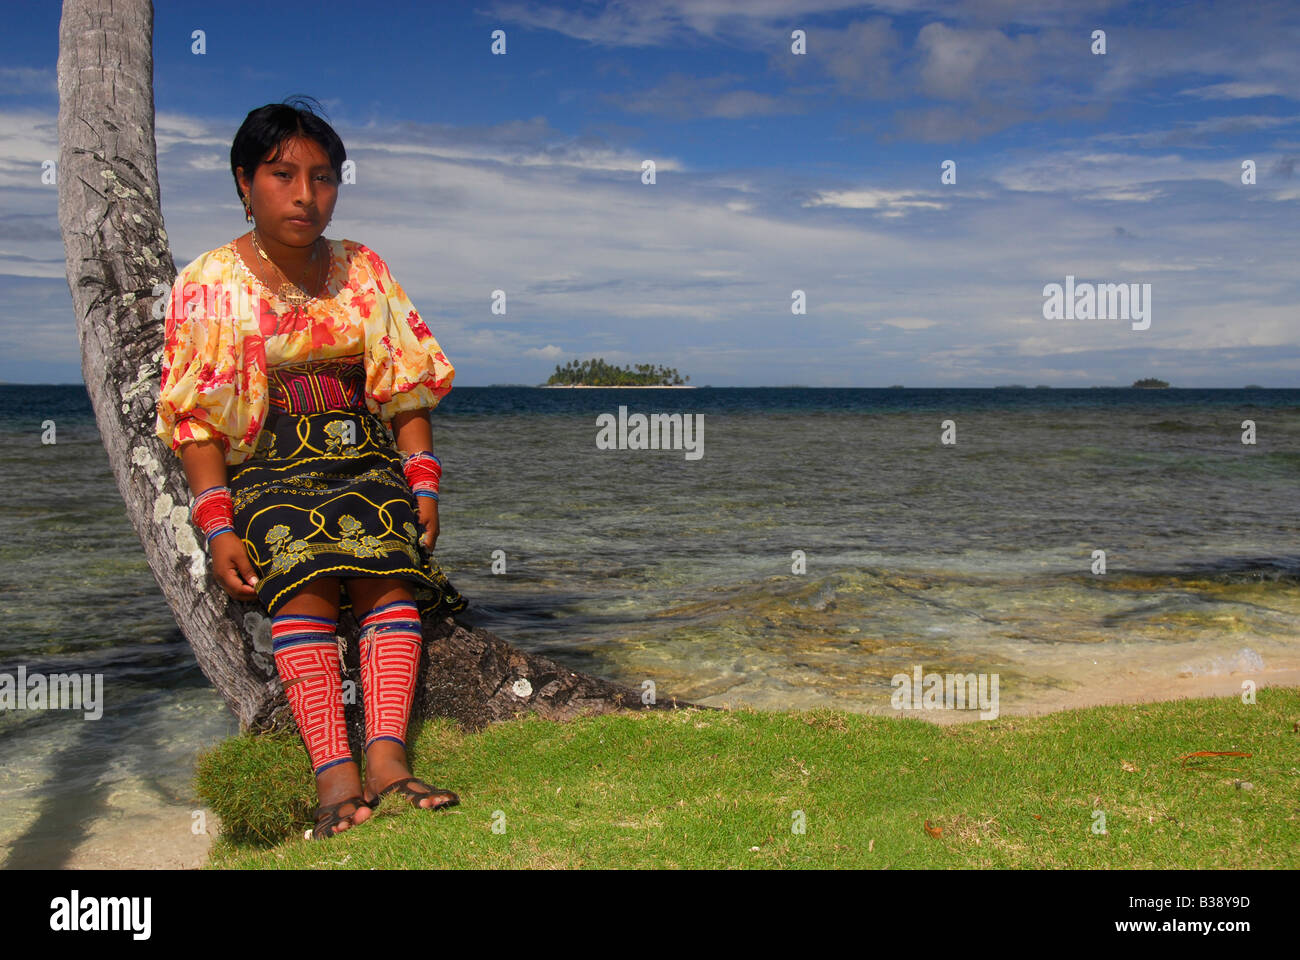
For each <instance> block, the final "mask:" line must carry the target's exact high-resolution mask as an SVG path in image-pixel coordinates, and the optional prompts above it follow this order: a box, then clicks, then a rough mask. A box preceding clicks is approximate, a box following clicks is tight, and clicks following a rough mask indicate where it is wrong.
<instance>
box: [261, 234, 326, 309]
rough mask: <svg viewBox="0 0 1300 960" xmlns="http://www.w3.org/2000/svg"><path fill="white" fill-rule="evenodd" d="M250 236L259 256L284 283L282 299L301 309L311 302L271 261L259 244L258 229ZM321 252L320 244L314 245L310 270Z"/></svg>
mask: <svg viewBox="0 0 1300 960" xmlns="http://www.w3.org/2000/svg"><path fill="white" fill-rule="evenodd" d="M250 236H251V239H252V241H253V249H254V250H256V251H257V253H258V256H260V257H261V258H262V259H263V260H265V261H266V262H267V263H269V264H270V265H271V267H272V268H273V269H274V270H275V272H276V273H278V274H279V275H280V279H281V280H283V281H284V282H283V283H282V284H280V291H279V296H280V299H281V300H283V301H284V302H285V303H287V304H289V306H290V307H295V308H296V307H301V306H302V305H303V304H304V303H306V302H307V301H308V300H310V299H311V297H309V296H307V293H306V291H304V290H303V289H302V287H300V286H298V285H297V284H296V283H293V282H292V281H290V280H289V278H288V277H286V276H285V275H284V271H283V270H281V269H280V267H279V266H278V265H277V264H276V262H275V261H274V260H272V259H271V257H270V254H268V253H267V252H266V250H264V249H263V248H262V245H261V244H260V243H258V242H257V229H256V228H254V230H253V232H252V234H251V235H250ZM319 239H320V238H319V237H318V238H317V240H319ZM319 252H320V245H319V244H318V243H313V244H312V251H311V257H310V259H309V260H308V261H307V263H308V266H307V269H308V270H310V269H311V264H313V263H315V262H316V259H317V254H318V253H319ZM318 279H319V278H318Z"/></svg>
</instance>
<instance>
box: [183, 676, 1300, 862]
mask: <svg viewBox="0 0 1300 960" xmlns="http://www.w3.org/2000/svg"><path fill="white" fill-rule="evenodd" d="M1298 720H1300V690H1295V689H1287V688H1272V689H1264V690H1261V691H1259V693H1258V703H1256V704H1253V705H1247V704H1243V703H1242V702H1241V701H1240V699H1239V698H1236V697H1228V698H1220V699H1205V700H1181V701H1174V702H1167V703H1155V704H1144V705H1140V706H1118V707H1093V708H1089V709H1084V710H1071V711H1064V712H1061V713H1055V714H1050V715H1047V716H1044V717H1033V718H1026V717H1004V718H1000V719H998V720H994V721H975V722H970V723H961V724H952V725H948V726H942V727H941V726H937V725H934V724H931V723H928V722H926V721H923V720H917V719H910V718H897V717H877V716H863V715H859V714H851V713H844V712H841V711H833V710H814V711H808V712H788V713H760V712H755V711H752V710H745V709H742V710H738V711H731V712H725V713H724V712H710V711H700V710H680V711H675V712H673V711H669V712H658V711H655V712H645V713H636V714H624V715H610V716H604V717H598V718H587V719H582V720H578V721H575V722H572V723H567V724H557V723H553V722H550V721H544V720H539V719H537V718H536V717H527V718H524V719H520V720H516V721H511V722H509V723H503V724H498V725H495V726H493V727H490V728H488V729H487V730H485V731H483V732H482V733H478V734H470V735H463V734H461V733H460V732H459V731H458V729H457V728H456V727H455V725H454V724H452V723H451V722H450V721H444V720H438V721H435V722H430V723H428V724H425V725H424V726H423V728H422V729H421V730H420V731H419V733H418V735H417V736H416V737H415V738H414V740H413V742H412V745H411V757H412V760H413V769H414V771H415V773H416V774H417V775H420V776H423V777H424V779H426V780H428V781H429V782H431V783H435V784H437V785H439V786H443V787H449V788H451V789H453V790H455V791H457V793H459V794H460V797H461V802H460V805H459V806H457V807H452V808H450V809H446V810H440V811H437V812H435V813H429V812H427V811H419V810H415V809H413V808H411V807H410V806H409V805H408V804H407V803H406V801H405V800H402V799H401V798H398V797H389V798H386V799H385V801H384V805H383V807H381V808H380V809H379V810H378V812H377V814H376V815H375V816H374V817H372V818H371V819H370V820H369V821H368V822H367V823H364V824H361V825H360V826H357V827H354V828H353V829H351V830H349V831H347V832H346V833H344V834H341V835H339V836H336V837H333V838H331V839H329V840H325V841H314V840H303V839H302V832H303V830H304V829H305V828H306V827H307V826H308V821H307V817H308V814H309V812H310V811H311V809H312V808H313V807H314V806H315V794H314V789H313V781H312V777H311V771H310V769H309V768H308V765H307V759H306V753H305V751H304V750H303V747H302V744H301V741H299V740H298V739H297V737H296V735H294V736H284V735H274V736H260V737H252V736H244V737H238V738H234V739H232V740H228V741H226V742H224V743H222V744H220V745H218V746H217V747H216V748H215V749H214V750H213V751H211V752H209V753H207V754H205V755H204V756H203V757H202V758H201V759H200V764H199V773H198V786H199V792H200V795H201V796H202V797H203V799H204V800H205V801H206V802H207V803H208V805H209V807H210V808H211V809H212V810H213V812H214V813H216V814H217V815H218V816H219V817H220V818H221V821H222V828H223V833H222V835H221V836H220V837H219V838H218V839H217V842H216V843H214V845H213V849H212V856H211V864H212V866H214V867H219V868H270V869H280V868H291V869H297V868H321V867H324V868H332V867H344V868H350V869H367V868H371V867H378V868H388V867H397V868H417V869H418V868H433V867H472V868H480V867H521V868H547V867H562V868H563V867H597V868H609V867H633V868H636V867H668V868H682V867H700V868H713V869H735V868H737V867H761V868H771V867H893V868H900V867H969V868H987V867H994V868H997V867H1034V868H1129V867H1135V868H1172V867H1201V868H1221V867H1227V868H1265V867H1268V868H1279V867H1290V868H1294V867H1296V866H1300V843H1298V842H1297V834H1298V833H1300V829H1298V828H1300V791H1298V790H1297V787H1298V786H1300V733H1296V732H1295V725H1296V723H1297V721H1298ZM1196 750H1238V751H1245V752H1249V753H1251V754H1252V756H1251V757H1217V758H1198V759H1193V760H1188V761H1187V763H1186V765H1185V766H1184V765H1182V764H1181V763H1180V761H1179V759H1178V758H1179V757H1180V756H1181V755H1184V754H1187V753H1191V752H1193V751H1196ZM1127 768H1135V769H1127ZM1239 781H1247V782H1249V783H1250V784H1252V785H1253V789H1246V788H1242V787H1239V786H1238V785H1237V784H1238V782H1239ZM1095 810H1100V811H1103V812H1104V814H1105V826H1106V830H1107V833H1106V834H1105V835H1101V834H1097V833H1094V831H1093V823H1094V817H1093V811H1095ZM796 811H802V813H803V817H804V818H805V824H806V828H805V831H804V832H803V833H796V832H794V830H793V829H792V826H793V825H794V824H795V817H796ZM927 821H928V822H929V826H930V829H929V830H927V828H926V822H927ZM494 823H497V824H501V825H504V832H494V830H493V824H494ZM498 829H499V828H498ZM935 830H938V831H940V832H939V833H938V835H937V836H936V835H934V833H933V831H935ZM271 844H278V845H274V846H272V845H271ZM755 848H757V849H755Z"/></svg>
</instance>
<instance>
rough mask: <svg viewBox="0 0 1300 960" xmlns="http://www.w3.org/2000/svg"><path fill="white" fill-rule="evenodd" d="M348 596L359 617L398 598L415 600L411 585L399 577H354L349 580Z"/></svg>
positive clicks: (407, 600)
mask: <svg viewBox="0 0 1300 960" xmlns="http://www.w3.org/2000/svg"><path fill="white" fill-rule="evenodd" d="M347 588H348V596H349V597H351V598H352V610H353V613H354V614H355V615H356V616H357V619H361V618H362V617H364V616H365V615H366V614H367V613H368V612H369V611H371V610H373V609H374V608H375V607H380V606H383V605H384V604H386V603H393V602H395V601H397V600H405V601H406V602H407V603H414V602H415V595H414V594H413V593H411V588H410V585H409V584H408V583H407V582H406V581H405V580H402V579H401V578H399V577H353V578H351V579H350V580H348V581H347Z"/></svg>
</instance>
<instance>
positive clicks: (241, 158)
mask: <svg viewBox="0 0 1300 960" xmlns="http://www.w3.org/2000/svg"><path fill="white" fill-rule="evenodd" d="M306 100H312V101H313V102H315V103H317V105H319V102H318V101H316V100H315V99H314V98H313V97H305V96H304V97H297V96H295V97H289V98H286V99H285V101H284V102H283V103H268V104H267V105H266V106H264V107H258V108H257V109H256V110H253V111H250V112H249V114H248V116H246V117H245V118H244V122H243V123H242V124H240V126H239V132H238V133H236V134H235V140H234V142H233V143H232V144H231V145H230V175H231V176H232V177H234V178H235V193H236V194H237V195H238V196H239V197H240V202H241V203H242V202H243V196H244V194H243V192H242V191H240V189H239V175H238V174H237V173H236V172H235V171H236V170H237V169H238V168H239V167H243V168H244V176H246V177H247V178H248V182H249V183H252V182H253V174H255V173H256V172H257V168H258V167H260V166H261V165H262V157H264V156H265V155H266V152H267V151H268V150H270V149H271V148H272V147H275V148H276V150H275V156H273V157H271V159H270V160H269V161H267V162H274V161H276V160H279V159H280V154H281V153H283V151H284V142H285V141H286V140H288V139H290V138H292V137H295V136H301V137H307V138H309V139H312V140H315V141H316V142H317V143H319V144H320V145H321V149H322V150H324V151H325V153H326V154H327V155H328V156H329V158H330V166H332V167H333V168H334V175H335V176H336V177H338V178H339V179H340V180H342V179H343V161H344V160H346V159H347V158H348V153H347V151H346V150H344V149H343V141H342V140H340V139H339V135H338V134H337V133H335V132H334V128H333V127H331V126H330V125H329V124H328V123H326V122H325V121H324V120H322V119H321V118H320V117H319V116H317V115H316V114H315V113H313V112H312V111H311V110H309V109H307V108H305V107H301V106H297V105H296V103H297V102H301V101H306Z"/></svg>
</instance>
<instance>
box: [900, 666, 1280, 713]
mask: <svg viewBox="0 0 1300 960" xmlns="http://www.w3.org/2000/svg"><path fill="white" fill-rule="evenodd" d="M1246 680H1251V681H1253V682H1254V683H1255V687H1256V690H1257V691H1258V690H1263V689H1266V688H1268V687H1300V668H1296V667H1283V668H1279V669H1276V670H1255V671H1251V672H1250V673H1244V672H1242V673H1228V674H1220V675H1216V676H1203V677H1173V678H1169V677H1151V676H1144V675H1142V674H1141V673H1140V672H1137V671H1134V672H1133V675H1132V676H1131V677H1129V678H1127V679H1125V680H1122V681H1119V682H1116V681H1111V682H1110V683H1109V684H1107V685H1106V687H1104V688H1101V689H1097V688H1087V689H1081V690H1076V691H1061V692H1060V693H1058V694H1056V695H1055V696H1054V697H1053V699H1052V700H1051V702H1037V703H1035V702H1028V703H1020V704H1015V705H1012V706H1002V707H1001V708H1000V710H999V712H998V716H999V717H1035V716H1042V715H1044V714H1048V713H1057V712H1059V711H1061V710H1075V709H1079V708H1082V707H1109V706H1117V705H1120V704H1135V703H1157V702H1165V701H1172V700H1196V699H1200V698H1203V697H1240V696H1241V694H1242V687H1241V685H1242V683H1243V681H1246ZM891 712H892V711H891ZM903 715H904V716H909V717H916V718H918V719H921V720H929V721H931V722H933V723H938V724H946V723H968V722H972V721H974V722H978V721H979V714H978V712H975V711H962V710H910V711H906V712H904V713H903Z"/></svg>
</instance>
